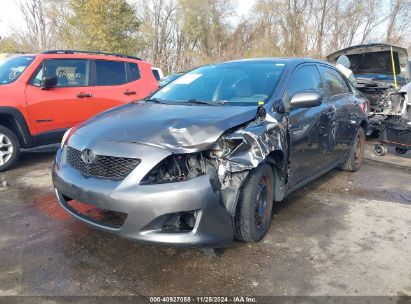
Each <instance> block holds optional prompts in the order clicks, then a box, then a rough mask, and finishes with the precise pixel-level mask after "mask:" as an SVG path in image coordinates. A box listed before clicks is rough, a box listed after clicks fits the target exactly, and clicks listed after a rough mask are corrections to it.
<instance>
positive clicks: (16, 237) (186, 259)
mask: <svg viewBox="0 0 411 304" xmlns="http://www.w3.org/2000/svg"><path fill="white" fill-rule="evenodd" d="M53 155H54V149H53V148H51V149H50V148H48V149H43V150H40V151H37V152H25V153H23V155H22V160H21V161H20V162H19V164H18V166H17V167H16V168H15V169H13V170H11V171H9V172H6V173H0V217H1V219H0V252H1V255H0V295H36V296H39V295H54V296H60V295H95V296H104V295H143V296H149V295H238V294H242V295H245V294H252V295H390V296H398V295H404V294H405V295H407V294H408V295H411V254H410V250H411V167H409V168H407V167H393V166H390V165H387V164H382V163H378V162H375V161H367V162H366V163H365V164H364V165H363V166H362V168H361V169H360V170H359V171H358V172H356V173H347V172H343V171H340V170H337V169H336V170H333V171H331V172H329V173H328V174H326V175H324V176H323V177H321V178H320V179H318V180H316V181H314V182H312V183H310V184H309V185H307V186H306V187H305V188H303V189H301V190H299V191H297V192H296V193H295V194H293V195H292V196H290V197H289V198H287V199H286V200H285V201H284V202H283V203H281V204H280V205H279V206H277V208H276V214H275V215H274V219H273V224H272V227H271V230H270V232H269V233H268V235H267V236H266V237H265V238H264V240H263V241H262V242H260V243H256V244H247V243H240V242H235V243H234V244H233V245H232V246H231V247H229V248H226V249H225V250H224V252H223V253H222V254H221V255H220V256H218V257H214V258H212V257H208V256H205V255H204V254H203V253H202V252H201V251H200V250H195V249H175V248H164V247H156V246H148V245H141V244H138V243H135V242H133V241H130V240H126V239H121V238H118V237H116V236H113V235H110V234H107V233H104V232H101V231H98V230H95V229H93V228H90V227H88V226H86V225H85V224H83V223H81V222H79V221H77V220H75V219H73V218H71V217H70V216H69V215H68V214H66V213H65V211H63V210H62V209H61V208H60V207H59V206H58V204H57V202H56V199H55V197H54V194H53V189H52V184H51V176H50V167H51V161H52V158H53Z"/></svg>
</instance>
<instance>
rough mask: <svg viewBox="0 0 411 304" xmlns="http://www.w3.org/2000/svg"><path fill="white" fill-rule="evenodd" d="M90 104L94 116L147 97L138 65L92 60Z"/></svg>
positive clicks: (125, 62)
mask: <svg viewBox="0 0 411 304" xmlns="http://www.w3.org/2000/svg"><path fill="white" fill-rule="evenodd" d="M92 71H93V72H92V81H91V83H92V86H91V88H90V93H91V95H92V97H91V98H90V102H92V104H93V106H94V108H93V109H94V114H97V113H99V112H102V111H105V110H107V109H110V108H113V107H117V106H120V105H122V104H125V103H128V102H130V101H133V100H139V99H141V98H143V97H145V95H146V94H144V92H145V91H146V89H145V88H142V87H141V85H142V82H141V81H140V79H141V74H140V70H139V67H138V65H137V64H136V63H129V62H127V61H114V60H92Z"/></svg>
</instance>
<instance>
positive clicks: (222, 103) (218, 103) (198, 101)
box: [187, 99, 225, 106]
mask: <svg viewBox="0 0 411 304" xmlns="http://www.w3.org/2000/svg"><path fill="white" fill-rule="evenodd" d="M187 102H189V103H193V104H206V105H210V106H217V105H224V104H225V102H224V101H206V100H198V99H189V100H187Z"/></svg>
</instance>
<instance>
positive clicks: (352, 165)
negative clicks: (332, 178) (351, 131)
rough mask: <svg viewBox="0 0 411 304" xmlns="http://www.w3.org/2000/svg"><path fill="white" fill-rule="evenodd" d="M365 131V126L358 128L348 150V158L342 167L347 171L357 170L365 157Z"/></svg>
mask: <svg viewBox="0 0 411 304" xmlns="http://www.w3.org/2000/svg"><path fill="white" fill-rule="evenodd" d="M364 149H365V132H364V129H363V128H361V127H360V128H358V130H357V133H356V134H355V137H354V141H353V143H352V145H351V147H350V150H349V152H348V159H347V160H346V161H345V162H343V163H342V164H341V169H343V170H345V171H350V172H355V171H357V170H358V169H359V168H360V167H361V164H362V162H363V159H364Z"/></svg>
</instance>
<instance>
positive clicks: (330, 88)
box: [320, 66, 350, 96]
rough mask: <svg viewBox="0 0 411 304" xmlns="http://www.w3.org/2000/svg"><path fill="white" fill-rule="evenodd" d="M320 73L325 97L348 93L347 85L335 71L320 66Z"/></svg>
mask: <svg viewBox="0 0 411 304" xmlns="http://www.w3.org/2000/svg"><path fill="white" fill-rule="evenodd" d="M320 71H321V74H322V76H323V79H324V84H325V91H326V94H327V96H335V95H340V94H345V93H349V92H350V91H349V88H348V86H347V83H346V82H345V81H344V79H343V78H342V77H341V76H340V74H338V72H337V71H335V70H334V69H332V68H328V67H325V66H320Z"/></svg>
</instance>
